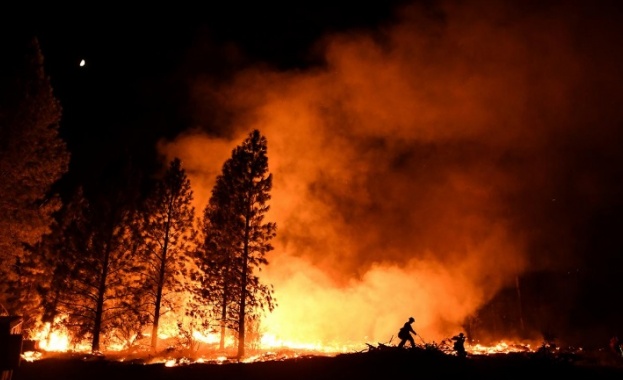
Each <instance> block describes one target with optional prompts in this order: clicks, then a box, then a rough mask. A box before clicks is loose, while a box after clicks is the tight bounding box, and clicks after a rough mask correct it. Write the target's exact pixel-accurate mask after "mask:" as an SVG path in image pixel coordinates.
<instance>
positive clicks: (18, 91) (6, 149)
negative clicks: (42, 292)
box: [0, 35, 70, 327]
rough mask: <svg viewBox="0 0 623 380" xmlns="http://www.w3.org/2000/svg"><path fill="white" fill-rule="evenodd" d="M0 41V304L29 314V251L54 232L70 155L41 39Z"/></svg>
mask: <svg viewBox="0 0 623 380" xmlns="http://www.w3.org/2000/svg"><path fill="white" fill-rule="evenodd" d="M1 41H2V46H1V48H2V52H3V58H2V60H0V178H2V180H1V181H0V262H2V265H0V304H1V305H2V306H3V308H4V309H6V310H5V311H6V312H8V313H11V314H25V313H26V312H27V310H29V309H31V308H30V306H32V304H33V303H36V302H37V297H35V294H34V292H33V289H34V286H33V283H32V281H31V279H32V278H31V277H30V276H29V273H28V269H33V268H36V266H37V265H36V263H35V264H33V263H32V262H33V261H35V260H36V258H35V257H33V254H32V252H33V251H32V250H29V249H28V248H29V247H32V246H34V245H35V244H37V243H38V242H40V241H41V238H42V236H43V235H44V234H46V233H48V232H49V231H50V227H51V226H52V224H53V214H54V212H55V211H57V210H58V209H59V208H60V207H61V202H60V199H59V197H57V196H56V195H55V194H53V193H52V187H53V185H54V184H55V183H56V182H57V181H58V180H59V179H60V178H61V177H62V176H63V175H64V174H65V173H66V172H67V170H68V165H69V158H70V156H69V152H68V151H67V148H66V145H65V143H64V141H63V140H62V139H61V138H60V136H59V122H60V118H61V106H60V103H59V102H58V100H57V99H56V98H55V97H54V94H53V90H52V86H51V84H50V80H49V78H48V77H47V76H46V74H45V70H44V64H43V55H42V53H41V49H40V47H39V43H38V41H37V39H30V38H29V39H28V40H23V39H20V38H19V37H17V36H13V35H12V36H11V38H10V39H8V40H7V39H5V38H2V39H1ZM3 308H0V311H2V310H3ZM25 327H26V326H25Z"/></svg>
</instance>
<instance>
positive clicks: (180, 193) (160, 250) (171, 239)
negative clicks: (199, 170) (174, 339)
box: [140, 158, 196, 350]
mask: <svg viewBox="0 0 623 380" xmlns="http://www.w3.org/2000/svg"><path fill="white" fill-rule="evenodd" d="M192 202H193V192H192V190H191V187H190V180H189V179H188V177H187V175H186V172H185V170H184V169H183V168H182V163H181V161H180V159H179V158H174V159H173V160H172V161H171V162H170V163H169V167H168V169H167V171H166V173H165V174H164V177H163V178H162V179H161V180H159V181H158V182H157V183H156V185H155V188H154V191H153V193H152V194H151V196H150V197H148V199H147V201H146V203H145V209H144V216H143V218H142V223H141V226H140V231H141V240H142V241H141V247H140V251H141V255H142V257H143V258H142V260H143V263H144V266H143V268H142V273H143V276H144V277H143V279H142V281H143V284H144V287H145V290H146V292H147V293H146V294H147V295H148V302H149V303H150V305H151V307H152V310H153V311H152V335H151V347H152V350H156V348H157V345H158V329H159V323H160V319H161V317H162V315H163V314H164V313H165V312H166V311H168V310H173V309H174V306H175V305H174V302H175V299H174V296H175V293H177V294H178V295H179V293H180V292H181V290H182V288H183V282H184V281H185V280H186V277H187V276H188V274H189V273H188V272H187V271H188V259H189V258H190V255H191V252H192V250H193V249H195V247H194V245H193V241H194V239H195V235H196V232H195V228H194V222H195V220H194V219H195V210H194V207H193V206H192Z"/></svg>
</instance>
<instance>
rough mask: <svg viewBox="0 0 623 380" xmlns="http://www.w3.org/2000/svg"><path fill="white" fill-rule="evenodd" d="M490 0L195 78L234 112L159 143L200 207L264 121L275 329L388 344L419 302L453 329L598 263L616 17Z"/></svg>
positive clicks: (423, 323)
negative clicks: (517, 294)
mask: <svg viewBox="0 0 623 380" xmlns="http://www.w3.org/2000/svg"><path fill="white" fill-rule="evenodd" d="M475 4H476V3H471V2H470V6H469V7H467V6H465V5H457V4H455V3H444V4H443V5H439V6H438V7H436V8H435V9H423V8H421V7H418V6H411V7H406V8H404V9H401V10H399V15H400V20H401V21H400V22H399V23H396V24H395V25H392V26H390V27H386V28H384V29H382V30H371V31H369V32H367V33H363V32H359V33H344V34H338V35H328V36H326V37H325V38H324V39H322V40H321V41H319V47H318V49H320V50H322V51H323V52H324V60H325V64H324V65H323V66H322V67H314V68H309V69H306V70H297V71H290V72H282V71H281V72H280V71H276V70H271V69H270V68H267V67H265V66H263V67H252V68H249V69H247V70H245V71H243V72H240V73H239V74H238V75H236V77H235V80H234V81H233V82H232V83H229V84H228V85H226V86H222V87H218V88H215V87H214V86H213V85H212V84H210V83H207V82H206V83H204V82H202V81H201V80H200V79H197V80H196V81H195V83H194V85H195V86H194V88H193V93H194V99H195V102H196V105H197V106H198V107H201V106H202V104H208V103H209V104H210V107H211V108H218V109H221V110H223V114H224V115H228V118H223V119H220V120H228V121H227V123H224V124H225V125H222V126H221V127H222V128H221V131H220V132H219V133H218V135H216V134H215V133H214V132H213V131H214V125H213V120H209V119H207V118H206V119H202V118H201V116H200V114H199V113H198V117H197V121H198V125H200V127H198V128H197V129H196V130H193V131H188V132H187V133H185V134H183V135H181V136H179V137H178V138H177V139H176V140H175V141H163V142H162V144H161V150H162V151H163V152H165V153H166V154H167V155H168V156H170V157H171V156H179V157H181V158H182V160H183V162H184V165H185V167H186V168H187V170H188V171H189V173H190V174H191V179H192V181H193V188H194V191H195V196H196V199H197V204H198V209H202V208H203V207H204V206H205V203H206V202H207V199H208V197H209V193H210V190H211V186H212V184H213V181H214V179H215V177H216V175H217V174H218V173H219V172H220V169H221V165H222V164H223V162H224V161H225V160H226V159H227V158H228V157H229V155H230V153H231V150H232V149H233V148H234V147H235V146H236V145H238V144H239V143H240V142H241V141H242V140H243V139H244V138H245V137H246V136H247V135H248V133H249V132H250V131H251V130H252V129H254V128H257V129H259V130H260V131H261V132H262V133H263V134H264V135H265V136H266V137H267V139H268V153H269V165H270V170H271V172H272V173H273V174H274V188H273V192H272V194H273V198H272V202H271V205H272V209H271V215H270V220H272V221H275V222H277V225H278V237H277V239H276V241H275V246H276V249H275V250H274V251H273V252H272V253H271V254H270V256H269V260H270V265H269V266H268V267H267V268H266V269H265V272H264V274H263V276H264V278H265V281H266V282H269V283H272V284H274V286H275V289H276V297H277V300H278V303H279V306H278V307H277V309H276V310H275V311H274V312H273V313H272V314H271V315H269V316H268V317H267V319H266V321H265V329H266V330H268V331H270V332H271V333H272V334H274V335H276V337H277V338H278V339H283V340H286V341H295V342H311V343H313V342H318V343H320V344H329V343H336V344H344V343H364V342H386V341H388V339H390V338H391V337H392V336H395V334H396V332H397V329H398V327H399V326H400V325H401V324H402V323H404V321H406V319H407V318H408V317H409V316H414V317H415V318H416V323H415V326H414V327H415V328H416V330H417V331H419V332H420V333H422V336H423V337H424V338H425V339H426V340H429V341H432V340H436V341H440V340H441V339H443V338H444V337H448V336H450V334H455V333H457V332H458V331H461V330H462V327H461V323H462V322H463V320H464V319H465V318H466V317H467V316H470V315H471V314H472V313H474V312H475V311H476V310H477V309H478V308H479V307H480V306H482V305H483V304H484V303H486V302H487V301H489V300H490V299H491V298H492V297H493V296H494V295H495V293H496V292H497V291H498V290H499V289H501V288H502V287H503V286H508V285H512V284H513V283H514V281H515V276H517V275H520V274H522V273H525V272H526V271H527V270H529V269H530V270H532V269H540V268H554V265H557V266H558V268H561V269H562V268H567V267H574V266H577V265H579V263H580V262H581V261H582V260H581V259H580V258H579V257H577V256H576V255H575V254H576V253H577V252H575V251H576V250H578V248H577V239H576V238H577V237H578V236H577V235H576V233H577V232H578V231H581V230H582V228H583V224H582V223H585V220H586V219H585V216H586V215H587V214H586V212H588V213H590V212H592V211H593V210H595V209H598V208H599V207H602V206H603V203H604V202H606V201H605V200H603V199H604V198H603V197H604V196H605V195H608V194H607V193H606V192H612V191H613V190H612V187H611V185H612V183H610V182H609V181H610V179H611V178H612V175H613V174H615V173H612V172H611V171H610V169H607V167H606V166H605V165H604V163H605V162H609V161H610V160H613V159H614V160H617V161H618V160H620V152H619V150H620V146H622V145H621V138H620V137H621V136H620V134H619V133H618V129H617V126H620V121H621V120H622V117H621V116H622V113H623V111H621V110H623V108H622V107H618V108H617V107H614V106H613V104H615V102H616V101H617V100H621V97H620V88H621V84H622V83H621V75H620V74H621V71H620V70H621V69H620V67H621V65H620V64H621V59H620V58H621V57H620V53H618V52H612V51H611V50H610V49H609V48H608V45H607V44H606V43H605V42H604V41H602V40H601V38H604V37H607V36H608V35H609V34H611V33H612V32H613V31H614V30H616V31H618V29H615V27H614V24H608V23H607V22H600V23H597V22H593V21H591V19H590V17H584V16H586V11H587V10H586V9H580V8H578V7H573V6H563V5H560V6H553V5H549V6H545V5H541V6H537V5H535V4H533V5H531V6H528V5H523V6H522V7H523V9H518V8H508V7H502V6H501V5H492V4H491V2H485V4H486V5H484V4H483V5H481V6H476V5H475ZM518 7H519V6H518ZM589 11H590V10H589ZM606 21H607V20H606ZM589 29H590V30H591V34H590V35H587V34H583V33H581V31H583V30H589ZM617 33H619V35H618V37H620V31H618V32H617ZM215 102H216V104H217V106H214V104H215ZM617 123H619V124H617ZM204 127H205V128H204ZM208 130H210V131H212V133H207V132H205V131H208ZM202 131H203V132H202ZM618 162H620V161H618ZM618 170H619V173H618V174H620V169H618ZM618 185H619V184H617V186H618ZM603 189H607V190H603ZM619 190H620V189H619ZM394 339H395V338H394ZM393 343H396V341H394V342H393Z"/></svg>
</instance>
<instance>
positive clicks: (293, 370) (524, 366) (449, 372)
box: [12, 347, 623, 380]
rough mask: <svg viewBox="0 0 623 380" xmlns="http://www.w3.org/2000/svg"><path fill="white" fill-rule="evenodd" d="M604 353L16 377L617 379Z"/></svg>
mask: <svg viewBox="0 0 623 380" xmlns="http://www.w3.org/2000/svg"><path fill="white" fill-rule="evenodd" d="M599 360H600V359H599V358H591V357H584V358H583V357H571V356H569V357H555V356H548V355H542V354H539V353H516V354H496V355H491V356H479V355H475V356H469V357H467V358H460V357H457V356H454V355H448V354H445V353H443V352H440V351H437V350H429V349H422V348H415V349H409V350H405V349H404V348H397V347H393V348H391V349H382V350H374V351H368V352H360V353H351V354H342V355H338V356H335V357H320V356H317V357H313V356H311V357H301V358H297V359H286V360H282V361H267V362H256V363H246V364H244V363H231V364H188V365H180V366H177V367H165V365H164V364H143V363H138V362H133V363H128V362H120V361H108V360H106V359H103V358H99V359H95V358H91V359H89V360H85V359H81V358H51V359H42V360H39V361H35V362H30V363H29V362H22V364H21V365H20V367H19V368H18V369H17V370H16V371H15V372H14V373H13V378H12V380H34V379H37V380H42V379H63V380H74V379H75V380H78V379H88V380H97V379H102V380H103V379H106V380H109V379H111V380H126V379H127V380H130V379H131V380H137V379H150V380H168V379H184V380H195V379H197V380H199V379H201V380H205V379H210V380H221V379H223V380H225V379H227V380H231V379H236V380H241V379H249V380H251V379H253V380H257V379H271V380H279V379H283V380H293V379H296V380H307V379H310V380H311V379H314V380H317V379H340V380H344V379H356V380H362V379H374V380H378V379H385V378H388V377H390V376H392V377H395V376H401V375H403V374H404V375H405V376H412V375H413V371H414V369H416V370H417V371H418V372H419V373H422V374H430V375H431V376H432V377H434V378H435V379H445V378H453V379H455V378H457V376H459V377H461V378H466V379H467V378H474V379H476V378H477V379H481V380H482V379H502V378H503V379H523V380H528V379H532V378H534V377H535V376H552V378H559V377H567V376H580V378H587V379H588V378H590V379H606V378H608V379H616V378H621V376H622V375H623V362H621V363H619V362H613V363H609V364H608V365H604V364H602V363H600V362H599Z"/></svg>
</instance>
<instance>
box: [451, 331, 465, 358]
mask: <svg viewBox="0 0 623 380" xmlns="http://www.w3.org/2000/svg"><path fill="white" fill-rule="evenodd" d="M452 340H453V341H454V347H453V348H454V351H456V355H457V356H459V357H461V358H464V357H466V356H467V352H466V351H465V334H463V333H459V335H455V336H453V337H452Z"/></svg>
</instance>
